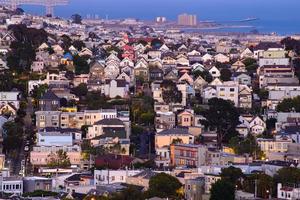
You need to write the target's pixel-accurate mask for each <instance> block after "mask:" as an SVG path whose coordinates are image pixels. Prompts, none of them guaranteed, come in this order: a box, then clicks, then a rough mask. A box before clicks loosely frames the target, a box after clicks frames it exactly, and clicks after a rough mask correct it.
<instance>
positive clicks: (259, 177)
mask: <svg viewBox="0 0 300 200" xmlns="http://www.w3.org/2000/svg"><path fill="white" fill-rule="evenodd" d="M255 182H256V187H257V197H261V198H268V196H269V194H270V193H271V191H272V185H273V179H272V177H271V176H269V175H267V174H264V173H255V174H251V175H248V176H246V177H245V179H244V181H243V188H244V190H245V191H246V192H250V193H254V192H255Z"/></svg>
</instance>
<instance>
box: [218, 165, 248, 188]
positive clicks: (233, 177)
mask: <svg viewBox="0 0 300 200" xmlns="http://www.w3.org/2000/svg"><path fill="white" fill-rule="evenodd" d="M243 176H244V174H243V172H242V170H241V169H240V168H235V167H232V166H230V167H228V168H223V169H222V170H221V177H222V179H226V180H227V181H229V182H231V183H232V184H234V185H236V184H237V182H238V180H239V179H240V178H242V177H243Z"/></svg>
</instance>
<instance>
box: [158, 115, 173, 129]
mask: <svg viewBox="0 0 300 200" xmlns="http://www.w3.org/2000/svg"><path fill="white" fill-rule="evenodd" d="M174 127H175V114H174V113H173V112H170V111H167V112H162V111H157V112H156V115H155V129H156V131H157V132H160V131H163V130H166V129H171V128H174Z"/></svg>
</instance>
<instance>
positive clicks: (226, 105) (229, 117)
mask: <svg viewBox="0 0 300 200" xmlns="http://www.w3.org/2000/svg"><path fill="white" fill-rule="evenodd" d="M208 106H209V109H208V110H206V111H204V112H203V116H204V117H205V118H206V120H204V121H202V123H203V124H204V125H205V126H206V127H209V128H211V130H213V129H215V130H216V131H217V133H218V138H217V139H218V145H219V146H221V144H222V142H228V141H229V140H230V138H232V137H233V136H236V135H237V132H236V130H235V128H236V126H237V125H238V124H239V123H240V122H239V113H238V110H237V109H236V108H235V107H234V105H233V103H232V102H230V101H226V100H223V99H218V98H212V99H210V100H209V101H208Z"/></svg>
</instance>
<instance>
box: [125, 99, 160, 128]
mask: <svg viewBox="0 0 300 200" xmlns="http://www.w3.org/2000/svg"><path fill="white" fill-rule="evenodd" d="M153 107H154V100H153V98H152V97H149V96H142V97H140V98H134V99H133V100H132V101H131V104H130V108H131V117H132V121H133V123H137V124H144V125H147V126H148V125H152V124H154V117H155V113H154V109H153Z"/></svg>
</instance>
